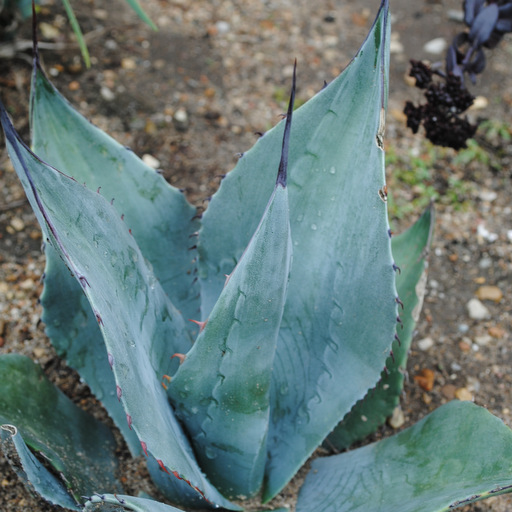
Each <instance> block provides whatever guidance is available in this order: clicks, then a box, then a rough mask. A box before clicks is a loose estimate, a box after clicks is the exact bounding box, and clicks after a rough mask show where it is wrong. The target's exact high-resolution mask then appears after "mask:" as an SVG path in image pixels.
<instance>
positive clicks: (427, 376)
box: [414, 368, 435, 391]
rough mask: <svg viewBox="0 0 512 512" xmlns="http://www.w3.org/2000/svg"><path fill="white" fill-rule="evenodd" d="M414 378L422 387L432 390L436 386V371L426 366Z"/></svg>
mask: <svg viewBox="0 0 512 512" xmlns="http://www.w3.org/2000/svg"><path fill="white" fill-rule="evenodd" d="M414 380H415V381H416V382H417V383H418V386H420V388H421V389H423V390H425V391H432V389H433V388H434V380H435V373H434V372H433V371H432V370H430V369H429V368H425V369H423V370H422V371H421V372H420V373H419V374H418V375H415V376H414Z"/></svg>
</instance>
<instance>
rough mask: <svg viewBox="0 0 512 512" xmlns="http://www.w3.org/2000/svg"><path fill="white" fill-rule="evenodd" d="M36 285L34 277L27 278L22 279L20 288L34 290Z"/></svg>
mask: <svg viewBox="0 0 512 512" xmlns="http://www.w3.org/2000/svg"><path fill="white" fill-rule="evenodd" d="M34 286H35V283H34V281H33V280H32V279H30V278H29V279H25V281H22V282H21V283H20V288H21V289H22V290H33V289H34Z"/></svg>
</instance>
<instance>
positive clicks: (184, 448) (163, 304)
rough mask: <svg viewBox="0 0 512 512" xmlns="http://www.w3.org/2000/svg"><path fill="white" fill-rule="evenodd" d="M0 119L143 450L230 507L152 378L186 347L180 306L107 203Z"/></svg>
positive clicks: (22, 178) (157, 377)
mask: <svg viewBox="0 0 512 512" xmlns="http://www.w3.org/2000/svg"><path fill="white" fill-rule="evenodd" d="M0 118H1V122H2V126H3V127H4V132H5V137H6V142H7V148H8V151H9V155H10V157H11V160H12V162H13V165H14V168H15V170H16V172H17V173H18V176H19V178H20V181H21V182H22V185H23V187H24V189H25V192H26V194H27V196H28V198H29V201H30V203H31V205H32V208H33V210H34V212H35V213H36V217H37V218H38V221H39V223H40V224H41V226H43V230H44V232H45V234H46V236H47V237H48V238H47V242H48V243H50V244H52V246H53V248H54V249H55V250H56V251H57V252H58V253H59V255H60V256H61V257H62V259H63V260H64V261H65V262H66V265H67V266H68V268H69V269H70V271H71V272H72V273H73V275H74V276H75V279H77V281H78V282H79V283H80V285H81V287H82V289H83V292H84V293H85V295H86V296H87V298H88V300H89V302H90V304H91V307H92V309H93V312H94V315H95V318H96V319H97V321H98V323H99V325H100V328H101V331H102V333H103V337H104V339H105V344H106V347H107V351H108V360H109V363H110V364H111V367H112V369H113V372H114V376H115V380H116V394H117V396H118V398H119V400H120V401H121V402H122V403H123V406H124V408H125V411H126V413H127V422H128V424H129V426H130V428H133V430H135V432H136V433H137V436H138V438H139V440H140V441H141V445H142V447H143V449H144V451H145V453H148V454H149V453H151V455H152V456H153V457H155V459H157V460H158V461H159V464H160V465H161V467H162V470H164V471H167V472H169V473H171V472H174V474H175V476H176V477H178V478H181V479H183V480H186V481H187V483H190V485H191V486H192V487H193V488H194V489H196V490H197V491H198V492H199V493H200V494H202V495H204V497H205V498H206V499H207V500H209V501H211V502H212V503H215V504H217V505H222V506H224V507H226V508H234V509H236V508H237V507H236V506H234V505H231V504H230V503H229V502H228V501H227V500H225V499H224V498H223V497H222V496H221V495H220V494H219V493H218V491H217V490H216V489H215V488H213V487H212V486H211V485H210V484H209V482H208V481H207V480H206V478H205V477H204V475H203V474H202V473H201V471H200V469H199V467H198V466H197V463H196V461H195V458H194V457H193V454H192V451H191V449H190V447H189V445H188V441H187V439H186V437H185V436H184V434H183V432H182V430H181V427H180V426H179V424H178V422H177V421H176V419H175V417H174V415H173V412H172V409H171V408H170V407H169V405H168V401H167V396H166V394H165V391H164V389H163V387H162V386H161V383H160V379H161V378H162V376H163V375H164V374H170V373H173V371H175V370H174V368H173V366H172V362H171V361H170V355H172V354H173V353H174V352H186V351H188V349H189V348H190V340H189V338H188V332H187V331H186V329H185V322H184V320H183V318H182V316H181V314H180V312H179V311H178V310H176V308H175V307H174V306H173V305H172V303H171V302H170V300H169V299H168V297H167V296H166V295H165V293H164V291H163V289H162V287H161V286H160V284H159V282H158V281H157V279H156V278H155V276H154V274H153V273H152V272H151V270H150V269H149V267H148V266H147V264H146V263H145V260H144V257H143V255H142V254H141V252H140V250H139V248H138V246H137V244H136V242H135V239H134V238H133V237H132V235H131V234H130V232H129V230H128V227H127V226H126V224H125V223H124V222H123V221H122V220H121V218H120V217H119V216H118V213H117V212H116V211H115V210H114V208H113V207H112V206H111V205H110V203H109V201H107V200H106V199H104V198H103V197H102V196H101V195H100V194H99V193H97V192H93V191H91V190H89V189H87V188H86V187H84V186H83V185H80V184H79V183H77V182H76V181H75V180H74V179H72V178H70V177H69V176H66V175H64V174H62V173H61V172H59V171H57V170H56V169H54V168H52V167H50V166H48V165H46V164H45V163H44V162H42V161H41V160H40V159H39V158H38V157H36V156H35V155H34V154H33V153H32V152H31V151H30V150H29V149H28V148H27V147H26V146H25V145H24V144H23V142H22V141H21V139H20V138H19V136H18V135H17V134H16V132H15V131H14V128H13V127H12V124H11V122H10V120H9V119H8V117H7V114H6V112H5V109H4V108H3V106H1V108H0ZM55 190H59V194H55V193H54V191H55ZM113 258H115V264H114V263H113V261H112V259H113ZM171 478H172V476H171Z"/></svg>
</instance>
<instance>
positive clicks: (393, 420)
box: [388, 406, 405, 428]
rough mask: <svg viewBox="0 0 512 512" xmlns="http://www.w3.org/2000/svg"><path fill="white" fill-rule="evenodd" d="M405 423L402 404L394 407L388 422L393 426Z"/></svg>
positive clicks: (397, 426)
mask: <svg viewBox="0 0 512 512" xmlns="http://www.w3.org/2000/svg"><path fill="white" fill-rule="evenodd" d="M404 423H405V417H404V412H403V411H402V408H401V407H400V406H397V407H395V408H394V409H393V414H392V415H391V417H390V418H389V419H388V424H389V426H390V427H391V428H400V427H401V426H402V425H403V424H404Z"/></svg>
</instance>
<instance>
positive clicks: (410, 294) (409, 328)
mask: <svg viewBox="0 0 512 512" xmlns="http://www.w3.org/2000/svg"><path fill="white" fill-rule="evenodd" d="M433 228H434V207H433V205H430V206H429V208H427V210H426V211H425V213H424V214H423V215H422V216H421V217H420V218H419V219H418V221H417V222H416V223H415V224H414V225H413V226H412V227H410V228H409V229H408V230H407V231H405V232H404V233H401V234H400V235H398V236H396V237H395V236H394V237H393V239H392V240H391V245H392V248H393V256H394V258H395V261H396V263H397V265H398V266H399V267H400V274H399V275H398V276H397V278H396V287H397V291H398V300H399V301H400V302H401V304H402V306H403V309H402V310H401V312H400V318H401V319H402V325H401V326H400V328H398V329H397V340H396V341H395V343H394V345H393V356H392V357H390V358H389V359H388V361H387V364H386V367H387V369H386V371H383V372H382V374H381V380H380V381H379V383H378V385H377V386H376V387H375V388H374V389H371V390H370V391H369V392H368V394H367V395H366V396H365V397H364V398H363V399H362V400H361V401H359V402H358V403H357V404H356V405H354V407H353V409H352V410H351V411H350V413H349V414H348V415H347V416H346V417H345V418H343V421H342V422H341V423H340V424H339V425H338V426H337V427H336V429H335V430H334V431H333V432H332V433H331V434H330V435H329V437H328V438H327V443H326V444H327V445H328V446H329V447H334V448H336V449H337V450H340V451H341V450H344V449H346V448H348V447H349V446H351V445H352V444H353V443H355V442H356V441H360V440H362V439H364V438H365V437H367V436H368V435H370V434H371V433H373V432H375V431H376V430H377V429H378V428H379V427H380V426H381V425H383V424H384V422H385V421H386V419H387V418H389V417H390V416H391V415H392V413H393V409H394V408H395V407H396V406H397V405H398V403H399V399H400V394H401V392H402V389H403V382H404V372H405V369H406V364H407V355H408V353H409V349H410V347H411V340H412V334H413V331H414V327H415V325H416V322H417V320H418V316H419V312H420V311H421V307H422V304H423V297H424V294H425V285H426V280H427V267H428V262H427V256H428V250H429V245H430V242H431V238H432V230H433Z"/></svg>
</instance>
